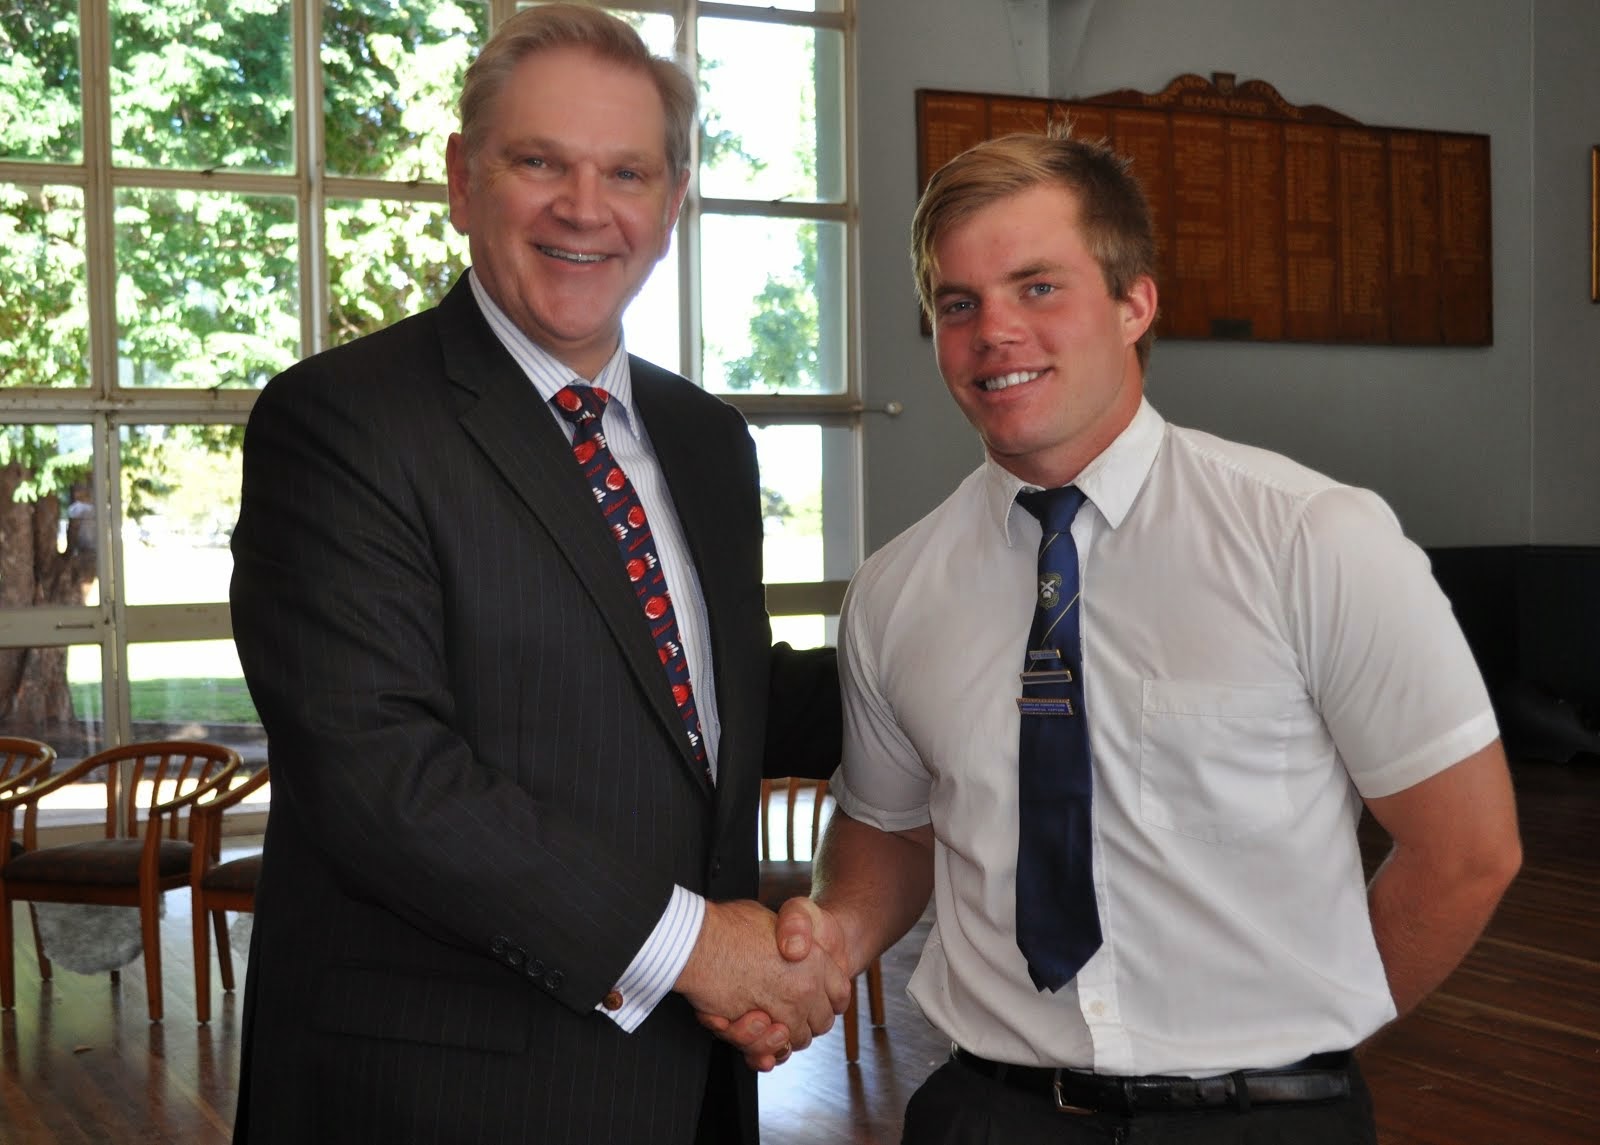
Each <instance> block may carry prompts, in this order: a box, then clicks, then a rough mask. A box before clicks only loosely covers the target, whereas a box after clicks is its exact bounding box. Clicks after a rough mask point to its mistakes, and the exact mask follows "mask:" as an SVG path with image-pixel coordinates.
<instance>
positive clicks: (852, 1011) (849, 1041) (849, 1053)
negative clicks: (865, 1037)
mask: <svg viewBox="0 0 1600 1145" xmlns="http://www.w3.org/2000/svg"><path fill="white" fill-rule="evenodd" d="M859 1017H860V1013H859V1011H858V1008H857V1003H856V984H855V983H854V982H851V983H850V1004H849V1005H848V1006H846V1007H845V1010H844V1060H845V1061H847V1062H851V1063H854V1062H855V1060H856V1059H857V1058H859V1057H860V1056H861V1031H860V1030H859V1029H858V1028H857V1019H858V1018H859Z"/></svg>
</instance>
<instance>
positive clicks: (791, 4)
mask: <svg viewBox="0 0 1600 1145" xmlns="http://www.w3.org/2000/svg"><path fill="white" fill-rule="evenodd" d="M717 2H718V3H720V4H728V5H732V6H734V7H738V8H781V9H783V10H784V11H786V12H843V11H844V0H717Z"/></svg>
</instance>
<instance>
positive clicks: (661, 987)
mask: <svg viewBox="0 0 1600 1145" xmlns="http://www.w3.org/2000/svg"><path fill="white" fill-rule="evenodd" d="M705 920H706V900H705V899H704V898H702V897H701V896H700V895H697V894H695V893H694V892H693V891H686V890H684V889H683V888H682V887H678V886H675V887H673V888H672V897H671V898H669V899H668V900H667V909H666V910H665V911H663V912H662V915H661V921H659V922H657V923H656V927H655V929H654V930H652V931H651V932H650V937H649V938H647V939H645V941H644V945H643V946H641V947H640V948H639V953H638V954H635V955H634V956H633V961H632V962H631V963H629V964H628V968H627V969H626V970H624V971H623V972H622V977H621V978H619V979H617V984H616V986H614V987H613V988H612V990H611V993H609V994H607V995H606V997H605V1000H604V1001H603V1002H601V1003H600V1004H599V1005H598V1006H596V1007H595V1009H596V1010H598V1011H599V1012H600V1013H602V1014H604V1015H605V1016H606V1017H608V1018H610V1019H611V1020H612V1021H613V1022H615V1023H616V1024H617V1025H619V1026H621V1027H622V1028H623V1029H624V1030H626V1031H627V1032H628V1033H630V1034H631V1033H632V1032H633V1031H634V1030H636V1029H638V1028H639V1026H640V1024H641V1023H642V1022H643V1021H644V1020H645V1019H646V1018H648V1017H649V1016H650V1013H651V1011H653V1010H654V1009H655V1008H656V1006H657V1005H658V1004H659V1003H660V1002H661V999H663V998H665V997H666V996H667V995H668V994H669V993H671V992H672V984H673V983H674V982H676V981H677V980H678V975H680V974H682V973H683V968H684V967H685V966H686V965H688V962H689V955H690V953H691V952H692V951H693V950H694V944H695V942H696V941H697V940H698V939H699V938H700V927H701V925H702V924H703V923H704V922H705Z"/></svg>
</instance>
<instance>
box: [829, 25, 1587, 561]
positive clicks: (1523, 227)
mask: <svg viewBox="0 0 1600 1145" xmlns="http://www.w3.org/2000/svg"><path fill="white" fill-rule="evenodd" d="M859 18H860V66H859V71H860V96H861V101H860V106H861V116H862V148H861V167H860V177H861V202H862V221H863V256H862V257H863V267H862V272H863V274H862V279H863V286H864V292H863V293H864V306H863V331H864V338H863V348H862V353H863V365H864V386H865V390H866V395H867V398H868V400H869V401H872V402H879V401H887V400H899V401H902V402H904V403H905V405H906V408H907V412H906V414H905V416H903V417H901V418H899V419H895V420H890V419H883V418H870V419H869V423H868V426H867V430H866V434H867V437H866V451H867V452H866V458H867V469H866V502H867V542H868V550H869V551H870V550H871V549H874V548H876V547H877V546H879V545H881V544H882V543H883V542H885V541H886V540H888V539H889V538H890V537H891V536H893V535H894V534H895V533H897V532H898V531H899V530H900V529H902V528H904V527H905V526H906V525H908V524H910V523H911V522H912V521H913V520H915V519H916V518H917V517H918V516H920V515H921V514H922V513H924V512H926V511H927V510H928V509H929V508H931V507H932V506H933V505H935V504H937V503H938V501H939V500H940V498H942V497H943V496H944V495H945V493H946V492H948V491H949V489H950V488H952V487H953V486H954V485H955V483H956V482H957V481H958V480H959V479H960V478H961V476H962V475H963V474H965V473H966V472H967V471H968V470H969V469H970V468H971V467H972V465H973V464H975V463H976V461H977V460H978V457H979V450H978V446H977V444H976V441H975V439H974V437H973V434H972V432H971V430H970V429H969V428H968V427H967V426H966V424H965V423H964V422H963V421H961V419H960V418H959V416H958V415H957V414H956V413H955V411H954V409H953V406H952V404H951V402H950V400H949V398H948V395H946V394H945V393H944V392H943V388H942V385H941V383H940V382H939V380H938V375H937V371H936V370H935V368H934V364H933V356H932V350H931V347H930V345H929V343H928V341H927V340H926V339H924V338H922V337H921V336H920V334H919V333H918V330H917V322H916V311H915V303H914V294H913V291H912V287H911V279H910V272H909V269H908V258H907V255H906V234H907V229H908V226H909V222H910V217H911V213H912V210H913V208H914V206H915V195H916V171H915V162H916V139H915V125H914V119H915V116H914V104H913V99H914V94H913V93H914V92H915V90H916V89H917V88H919V87H943V88H949V89H954V90H969V91H981V92H993V93H1016V94H1029V95H1038V94H1048V95H1052V96H1057V97H1061V98H1071V97H1076V96H1087V95H1094V94H1098V93H1100V92H1103V91H1108V90H1112V89H1116V88H1125V87H1131V88H1137V89H1140V90H1144V91H1156V90H1159V89H1161V88H1162V87H1164V86H1165V85H1166V83H1167V82H1168V81H1170V80H1171V79H1172V78H1173V77H1174V76H1177V75H1179V74H1181V73H1184V72H1197V73H1199V74H1201V75H1209V74H1210V73H1211V72H1214V71H1226V72H1233V73H1234V74H1235V75H1236V76H1237V78H1238V79H1239V80H1240V81H1241V82H1242V81H1244V80H1249V79H1261V80H1265V81H1267V82H1268V83H1271V84H1272V85H1274V86H1275V87H1276V88H1277V89H1278V90H1279V91H1280V92H1282V93H1283V95H1284V96H1285V97H1286V98H1287V99H1288V100H1289V101H1290V102H1292V103H1320V104H1325V105H1326V106H1328V107H1331V108H1333V109H1335V110H1337V111H1341V112H1344V113H1345V114H1347V115H1350V116H1353V117H1355V118H1356V119H1359V120H1362V121H1364V122H1367V123H1370V124H1374V125H1379V126H1395V127H1409V128H1420V129H1426V130H1437V131H1447V130H1453V131H1466V132H1475V133H1480V134H1486V135H1488V136H1490V147H1491V156H1492V159H1491V162H1492V173H1491V180H1492V196H1493V234H1494V251H1493V267H1494V279H1495V284H1494V312H1495V341H1494V345H1493V346H1491V347H1488V348H1452V349H1415V348H1388V347H1342V346H1320V345H1305V344H1294V345H1290V344H1277V345H1267V344H1261V345H1238V344H1224V343H1205V342H1178V341H1171V342H1163V343H1158V344H1157V347H1156V352H1155V357H1154V359H1153V361H1152V364H1151V374H1150V387H1149V389H1150V393H1151V396H1152V399H1153V400H1154V401H1155V402H1156V403H1157V405H1158V407H1159V408H1160V409H1161V410H1162V412H1163V413H1165V414H1166V415H1167V416H1168V417H1169V418H1171V419H1172V420H1174V421H1177V422H1180V423H1183V424H1188V425H1195V426H1200V427H1203V428H1206V429H1210V430H1213V431H1215V432H1218V433H1221V434H1224V435H1226V436H1229V437H1233V438H1236V439H1239V440H1242V441H1248V442H1252V443H1255V444H1260V445H1265V446H1268V447H1270V448H1274V449H1279V450H1282V451H1283V452H1285V453H1288V454H1290V455H1291V456H1293V457H1295V458H1297V459H1299V460H1301V461H1304V462H1305V463H1307V464H1309V465H1312V466H1314V467H1316V468H1318V469H1321V470H1323V471H1324V472H1327V473H1329V474H1331V475H1333V476H1335V477H1338V478H1340V479H1342V480H1346V481H1351V482H1355V483H1357V484H1362V485H1366V486H1369V487H1371V488H1374V489H1376V490H1378V491H1379V492H1380V493H1381V494H1383V496H1384V497H1386V498H1387V499H1388V500H1389V502H1390V504H1392V505H1393V506H1394V508H1395V510H1396V511H1397V512H1398V513H1399V515H1400V517H1401V520H1402V521H1403V522H1404V524H1405V526H1406V528H1407V530H1408V532H1410V534H1411V535H1412V536H1413V537H1414V538H1416V539H1417V540H1418V541H1419V542H1421V543H1423V544H1430V545H1443V544H1513V543H1524V542H1532V541H1537V542H1555V541H1562V542H1567V543H1600V509H1597V503H1600V498H1597V494H1600V448H1597V446H1596V443H1595V440H1594V439H1595V437H1596V434H1595V431H1594V429H1593V427H1594V425H1595V424H1596V418H1595V415H1596V413H1597V412H1600V367H1597V363H1600V306H1591V305H1590V304H1589V302H1588V300H1587V299H1588V289H1587V274H1588V270H1587V262H1586V249H1587V248H1586V246H1585V243H1586V241H1587V240H1586V229H1587V225H1588V223H1587V218H1588V215H1587V212H1588V189H1587V180H1588V173H1587V172H1588V167H1587V164H1588V158H1587V156H1588V146H1589V144H1590V143H1593V142H1600V115H1597V109H1600V67H1597V66H1596V64H1595V62H1594V61H1595V60H1596V59H1600V3H1595V2H1594V0H1408V2H1407V3H1404V4H1396V3H1394V2H1393V0H1343V2H1342V3H1340V4H1337V5H1331V4H1328V3H1326V0H1051V2H1050V3H1049V4H1048V5H1047V7H1046V8H1045V9H1043V10H1040V9H1039V7H1038V6H1037V5H1036V4H1030V3H1028V2H1027V0H1022V2H1019V0H860V4H859ZM1019 22H1020V24H1021V25H1022V27H1021V29H1020V31H1021V33H1022V34H1021V36H1020V37H1019V39H1020V40H1021V41H1022V42H1021V43H1020V44H1019V43H1017V42H1014V39H1013V35H1014V32H1015V31H1016V30H1017V29H1018V24H1019ZM1030 23H1031V27H1029V25H1030ZM1040 38H1042V39H1044V40H1045V41H1046V42H1047V43H1048V56H1047V60H1048V62H1047V65H1046V66H1047V68H1048V75H1047V77H1045V79H1044V85H1043V86H1044V88H1045V90H1043V91H1041V90H1039V87H1040V81H1039V77H1038V74H1037V72H1038V66H1037V62H1036V55H1035V54H1034V52H1035V51H1036V45H1037V41H1038V39H1040ZM1535 80H1537V81H1538V82H1537V87H1538V95H1537V96H1535V95H1534V94H1533V91H1534V87H1535ZM1590 137H1593V138H1590ZM1580 175H1581V178H1580V177H1579V176H1580ZM1536 192H1537V194H1536ZM1580 223H1581V224H1582V225H1581V226H1580V225H1579V224H1580Z"/></svg>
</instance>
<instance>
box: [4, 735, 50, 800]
mask: <svg viewBox="0 0 1600 1145" xmlns="http://www.w3.org/2000/svg"><path fill="white" fill-rule="evenodd" d="M55 760H56V749H55V748H53V747H51V746H50V745H49V744H47V743H41V742H40V741H39V740H36V739H26V738H24V737H22V736H0V791H7V790H9V789H11V788H13V787H20V786H23V785H25V784H28V783H36V782H38V781H39V780H40V779H43V778H44V777H45V776H46V775H49V774H50V766H51V764H53V763H55Z"/></svg>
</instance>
